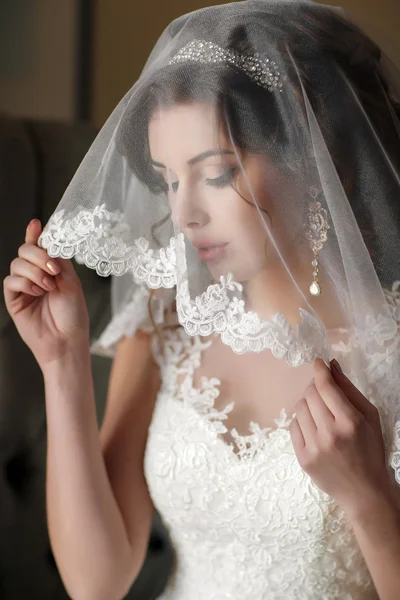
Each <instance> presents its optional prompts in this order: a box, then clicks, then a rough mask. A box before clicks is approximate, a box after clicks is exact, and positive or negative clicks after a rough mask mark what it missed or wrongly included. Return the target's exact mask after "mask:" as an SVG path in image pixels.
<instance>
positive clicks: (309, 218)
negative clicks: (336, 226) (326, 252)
mask: <svg viewBox="0 0 400 600" xmlns="http://www.w3.org/2000/svg"><path fill="white" fill-rule="evenodd" d="M309 192H310V196H311V198H312V200H311V201H310V202H308V204H307V209H306V217H305V229H306V238H307V240H308V241H309V242H310V247H311V250H312V252H313V255H314V258H313V260H312V262H311V264H312V266H313V282H312V283H311V285H310V294H312V296H319V295H320V294H321V293H322V290H321V285H320V282H319V277H318V273H319V261H318V252H319V251H320V250H322V248H323V245H324V243H325V242H326V240H327V239H328V234H327V232H328V229H329V225H328V215H327V212H326V210H325V208H322V205H321V202H319V201H318V200H317V197H318V196H319V194H321V193H322V190H319V189H318V188H317V187H316V186H312V187H311V188H310V190H309Z"/></svg>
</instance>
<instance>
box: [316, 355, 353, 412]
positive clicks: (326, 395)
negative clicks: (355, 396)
mask: <svg viewBox="0 0 400 600" xmlns="http://www.w3.org/2000/svg"><path fill="white" fill-rule="evenodd" d="M314 382H315V387H316V388H317V390H318V392H319V394H320V395H321V398H322V399H323V401H324V402H325V404H326V405H327V407H328V408H329V410H330V411H331V413H332V414H333V416H334V417H335V419H336V420H338V421H341V420H342V418H343V417H345V418H346V419H352V418H354V417H355V416H357V415H358V416H359V414H360V413H359V411H358V410H357V409H356V408H355V407H354V406H353V405H352V403H351V402H350V400H349V399H348V398H347V397H346V395H345V394H344V393H343V392H342V390H341V389H340V388H339V386H338V385H337V384H336V382H335V380H334V378H333V376H332V372H331V370H330V369H329V368H328V367H327V366H326V364H325V363H324V361H323V360H322V359H320V358H317V359H316V361H315V362H314Z"/></svg>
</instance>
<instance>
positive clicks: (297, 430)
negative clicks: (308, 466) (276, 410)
mask: <svg viewBox="0 0 400 600" xmlns="http://www.w3.org/2000/svg"><path fill="white" fill-rule="evenodd" d="M289 431H290V435H291V438H292V443H293V447H294V448H295V450H296V449H298V450H303V448H305V445H306V441H305V439H304V435H303V433H302V431H301V427H300V425H299V423H298V421H297V417H295V418H294V419H293V421H292V422H291V423H290V425H289Z"/></svg>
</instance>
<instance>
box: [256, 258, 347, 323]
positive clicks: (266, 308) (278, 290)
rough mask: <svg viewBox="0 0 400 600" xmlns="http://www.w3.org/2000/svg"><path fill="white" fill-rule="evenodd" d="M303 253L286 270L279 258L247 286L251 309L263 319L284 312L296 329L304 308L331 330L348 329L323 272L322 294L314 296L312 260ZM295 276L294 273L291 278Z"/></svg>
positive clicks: (321, 278) (329, 283)
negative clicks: (312, 289)
mask: <svg viewBox="0 0 400 600" xmlns="http://www.w3.org/2000/svg"><path fill="white" fill-rule="evenodd" d="M300 254H303V253H300V252H299V254H298V256H297V257H294V258H293V260H292V261H291V263H290V265H289V268H286V267H285V265H284V264H283V261H282V260H281V259H280V258H278V259H277V260H276V261H274V262H273V263H272V262H271V263H270V265H269V266H268V267H267V268H266V269H264V270H262V271H261V272H260V273H259V274H258V275H257V276H256V277H254V278H253V279H251V280H250V281H248V282H247V283H246V284H245V289H246V294H247V302H246V304H247V307H248V310H252V311H255V312H256V313H257V314H258V315H259V316H260V317H261V318H265V319H268V318H270V317H271V315H272V314H276V313H278V312H281V313H283V314H284V315H285V317H286V318H287V319H288V321H289V323H290V324H291V325H293V326H295V325H297V324H298V323H299V322H300V319H301V316H300V310H299V309H300V308H303V309H305V310H306V311H308V312H312V310H314V311H315V313H316V314H317V315H318V317H319V318H320V320H321V321H322V322H323V323H324V324H325V326H326V328H327V329H336V328H338V327H341V326H343V327H344V326H345V319H344V314H343V312H342V311H341V309H340V306H339V305H338V301H337V299H336V298H335V295H334V292H333V288H332V284H331V282H330V280H329V279H328V278H327V277H325V276H324V274H323V273H322V272H321V271H320V277H319V282H320V286H321V290H322V293H321V294H320V295H319V296H312V295H311V293H310V291H309V287H310V285H311V283H312V280H313V279H312V271H313V267H312V266H311V260H312V258H310V260H307V261H304V260H302V258H301V256H300ZM291 274H293V275H292V276H291Z"/></svg>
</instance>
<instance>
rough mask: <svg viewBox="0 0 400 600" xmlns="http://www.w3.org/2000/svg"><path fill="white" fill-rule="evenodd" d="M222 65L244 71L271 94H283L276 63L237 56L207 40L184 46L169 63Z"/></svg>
mask: <svg viewBox="0 0 400 600" xmlns="http://www.w3.org/2000/svg"><path fill="white" fill-rule="evenodd" d="M191 61H194V62H200V63H222V62H226V63H228V64H230V65H233V66H234V67H237V68H238V69H240V70H242V71H244V72H245V73H246V75H248V76H249V77H250V79H251V80H252V81H254V83H256V84H257V85H259V86H260V87H263V88H265V89H267V90H269V91H270V92H272V91H273V90H274V88H278V90H279V92H282V89H280V88H282V85H283V84H282V77H281V74H280V72H279V68H278V65H277V64H276V62H274V61H273V60H271V59H269V58H265V57H262V56H261V55H260V54H258V52H256V53H255V54H237V53H236V52H234V51H233V50H225V49H224V48H221V46H218V45H217V44H214V42H207V41H206V40H193V41H191V42H189V44H186V46H183V48H181V49H180V50H179V52H177V53H176V54H175V56H174V57H173V58H172V59H171V60H170V61H169V64H170V65H171V64H174V63H180V62H191Z"/></svg>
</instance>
